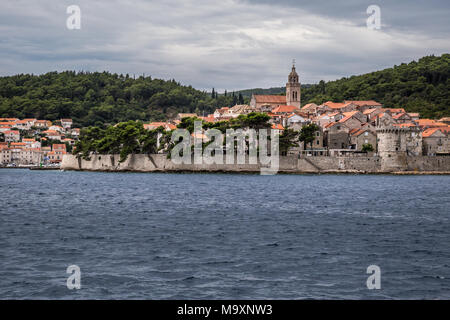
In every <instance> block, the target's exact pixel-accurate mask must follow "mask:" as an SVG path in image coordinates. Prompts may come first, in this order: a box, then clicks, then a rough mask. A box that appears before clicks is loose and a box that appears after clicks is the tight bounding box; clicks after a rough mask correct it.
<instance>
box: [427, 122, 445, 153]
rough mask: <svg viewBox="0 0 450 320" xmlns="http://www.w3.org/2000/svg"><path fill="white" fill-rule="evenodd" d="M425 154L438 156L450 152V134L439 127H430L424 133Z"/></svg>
mask: <svg viewBox="0 0 450 320" xmlns="http://www.w3.org/2000/svg"><path fill="white" fill-rule="evenodd" d="M422 145H423V155H425V156H436V155H448V154H450V139H449V137H448V134H447V133H446V132H445V131H444V130H441V129H439V128H429V129H426V130H425V131H424V132H423V133H422Z"/></svg>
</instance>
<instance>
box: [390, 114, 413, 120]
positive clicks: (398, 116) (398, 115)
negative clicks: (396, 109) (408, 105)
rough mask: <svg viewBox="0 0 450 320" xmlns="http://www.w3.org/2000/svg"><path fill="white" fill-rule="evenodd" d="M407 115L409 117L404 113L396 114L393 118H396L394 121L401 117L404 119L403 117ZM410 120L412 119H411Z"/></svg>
mask: <svg viewBox="0 0 450 320" xmlns="http://www.w3.org/2000/svg"><path fill="white" fill-rule="evenodd" d="M405 115H407V116H409V115H408V114H407V113H405V112H402V113H398V114H396V115H395V116H393V117H392V118H394V119H400V118H401V117H403V116H405ZM410 118H411V117H410Z"/></svg>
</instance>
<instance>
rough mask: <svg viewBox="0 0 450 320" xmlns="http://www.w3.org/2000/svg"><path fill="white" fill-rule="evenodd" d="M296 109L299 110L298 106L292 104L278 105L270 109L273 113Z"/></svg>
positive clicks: (289, 111)
mask: <svg viewBox="0 0 450 320" xmlns="http://www.w3.org/2000/svg"><path fill="white" fill-rule="evenodd" d="M296 110H299V108H297V107H294V106H278V107H276V108H274V109H272V112H273V113H291V112H294V111H296Z"/></svg>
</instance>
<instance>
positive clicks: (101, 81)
mask: <svg viewBox="0 0 450 320" xmlns="http://www.w3.org/2000/svg"><path fill="white" fill-rule="evenodd" d="M233 99H234V100H237V97H233V96H228V97H215V98H212V97H211V95H209V94H207V93H206V92H202V91H199V90H196V89H194V88H192V87H191V86H183V85H181V84H180V83H178V82H175V80H169V81H165V80H159V79H152V78H151V77H139V78H136V79H134V78H132V77H130V76H128V75H118V74H111V73H108V72H102V73H100V72H94V73H89V72H79V73H77V72H74V71H65V72H61V73H58V72H49V73H46V74H43V75H30V74H20V75H15V76H9V77H0V117H17V118H38V119H48V120H57V119H61V118H72V119H73V120H74V124H75V125H77V126H88V125H105V124H108V123H117V122H121V121H127V120H144V121H149V120H163V119H167V118H170V117H173V116H174V115H175V114H177V113H178V112H197V113H198V114H203V113H204V114H208V113H211V112H213V111H214V110H215V109H216V108H217V107H222V106H224V105H232V104H233V102H234V101H233Z"/></svg>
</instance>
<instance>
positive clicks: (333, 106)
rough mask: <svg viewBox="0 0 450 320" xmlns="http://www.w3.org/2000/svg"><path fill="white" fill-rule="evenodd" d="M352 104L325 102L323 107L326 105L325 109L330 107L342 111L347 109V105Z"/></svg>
mask: <svg viewBox="0 0 450 320" xmlns="http://www.w3.org/2000/svg"><path fill="white" fill-rule="evenodd" d="M350 104H352V103H351V102H348V103H347V102H332V101H327V102H325V103H324V105H326V106H327V107H330V108H331V109H342V108H345V107H347V106H348V105H350Z"/></svg>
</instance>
